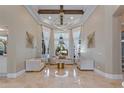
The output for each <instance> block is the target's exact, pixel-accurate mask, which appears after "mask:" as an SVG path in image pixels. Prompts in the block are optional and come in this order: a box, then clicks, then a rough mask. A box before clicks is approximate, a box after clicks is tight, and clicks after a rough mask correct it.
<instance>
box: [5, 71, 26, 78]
mask: <svg viewBox="0 0 124 93" xmlns="http://www.w3.org/2000/svg"><path fill="white" fill-rule="evenodd" d="M23 73H25V70H21V71H19V72H16V73H8V74H7V78H16V77H18V76H20V75H22V74H23Z"/></svg>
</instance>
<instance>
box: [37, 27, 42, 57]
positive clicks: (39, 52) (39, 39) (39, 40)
mask: <svg viewBox="0 0 124 93" xmlns="http://www.w3.org/2000/svg"><path fill="white" fill-rule="evenodd" d="M42 31H43V29H42V26H40V30H39V31H38V32H37V55H36V57H41V55H42Z"/></svg>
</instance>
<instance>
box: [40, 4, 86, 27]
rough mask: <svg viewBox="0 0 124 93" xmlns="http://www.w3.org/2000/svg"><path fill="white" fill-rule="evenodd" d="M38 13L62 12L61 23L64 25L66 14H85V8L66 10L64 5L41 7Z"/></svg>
mask: <svg viewBox="0 0 124 93" xmlns="http://www.w3.org/2000/svg"><path fill="white" fill-rule="evenodd" d="M38 14H60V24H61V25H63V16H64V14H84V11H83V10H64V9H63V5H60V10H58V9H39V10H38Z"/></svg>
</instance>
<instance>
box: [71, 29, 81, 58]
mask: <svg viewBox="0 0 124 93" xmlns="http://www.w3.org/2000/svg"><path fill="white" fill-rule="evenodd" d="M80 30H81V28H80V27H77V28H75V29H73V30H72V33H73V40H74V46H75V57H76V58H77V57H78V52H79V40H80Z"/></svg>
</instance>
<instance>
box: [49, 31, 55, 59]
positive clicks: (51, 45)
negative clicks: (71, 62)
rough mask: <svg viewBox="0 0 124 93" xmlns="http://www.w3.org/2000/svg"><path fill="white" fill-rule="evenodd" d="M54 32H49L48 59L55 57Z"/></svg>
mask: <svg viewBox="0 0 124 93" xmlns="http://www.w3.org/2000/svg"><path fill="white" fill-rule="evenodd" d="M54 45H55V44H54V31H53V29H51V32H50V41H49V56H50V58H51V57H53V56H54V55H55V46H54Z"/></svg>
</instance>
